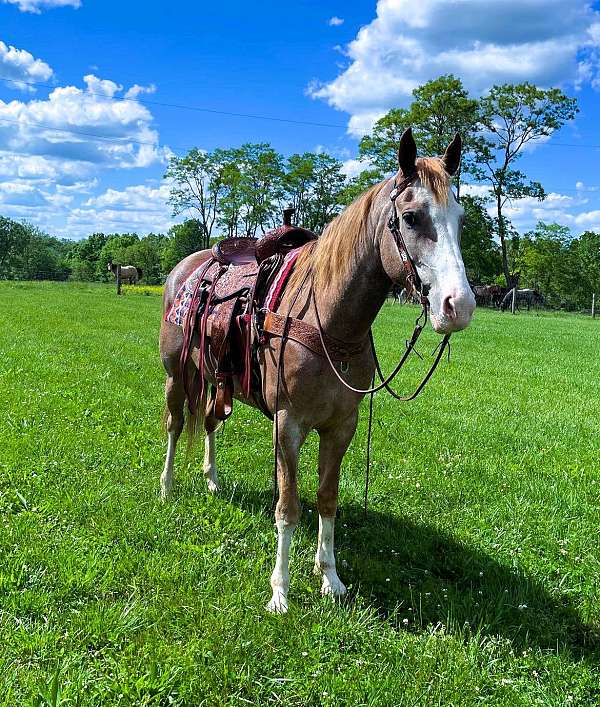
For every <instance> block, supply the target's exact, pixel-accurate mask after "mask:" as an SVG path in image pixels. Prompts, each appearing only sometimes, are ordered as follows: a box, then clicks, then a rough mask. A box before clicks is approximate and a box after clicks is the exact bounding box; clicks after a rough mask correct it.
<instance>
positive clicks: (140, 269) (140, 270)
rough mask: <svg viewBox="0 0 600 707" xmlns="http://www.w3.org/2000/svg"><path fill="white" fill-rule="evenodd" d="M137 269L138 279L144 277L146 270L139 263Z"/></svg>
mask: <svg viewBox="0 0 600 707" xmlns="http://www.w3.org/2000/svg"><path fill="white" fill-rule="evenodd" d="M135 269H136V270H137V276H138V280H141V279H142V277H143V276H144V271H143V270H142V268H138V266H137V265H136V266H135Z"/></svg>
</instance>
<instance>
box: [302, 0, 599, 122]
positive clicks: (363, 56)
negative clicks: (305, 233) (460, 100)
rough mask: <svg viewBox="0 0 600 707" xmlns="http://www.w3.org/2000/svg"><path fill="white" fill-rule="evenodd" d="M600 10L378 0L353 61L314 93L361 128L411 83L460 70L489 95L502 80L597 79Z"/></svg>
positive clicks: (503, 2)
mask: <svg viewBox="0 0 600 707" xmlns="http://www.w3.org/2000/svg"><path fill="white" fill-rule="evenodd" d="M599 47H600V13H598V12H596V11H594V10H593V9H592V7H591V5H590V4H589V3H588V0H570V2H568V3H565V2H564V1H563V0H420V2H419V3H417V4H415V3H409V2H406V1H405V0H379V1H378V3H377V17H376V18H375V19H374V20H373V21H372V22H371V23H370V24H368V25H366V26H365V27H362V28H361V29H360V31H359V32H358V35H357V37H356V38H355V39H354V40H353V41H352V42H351V43H350V44H349V45H348V47H347V48H346V55H347V57H348V58H349V60H350V63H349V64H348V65H347V66H346V68H344V70H343V71H342V72H341V73H340V75H339V76H338V77H337V78H335V79H334V80H332V81H330V82H328V83H324V84H316V83H313V84H311V85H310V86H309V88H308V92H309V94H310V95H312V96H313V97H315V98H321V99H324V100H326V101H327V102H328V103H329V104H330V105H331V106H333V107H335V108H337V109H339V110H342V111H346V112H348V113H350V115H351V118H350V122H349V126H348V129H349V132H350V133H352V134H354V135H357V136H360V135H363V134H364V133H365V132H366V131H368V130H369V129H370V128H371V126H372V124H373V122H374V121H375V120H376V119H377V118H379V117H380V116H381V115H383V114H384V113H385V112H386V111H387V110H389V108H391V107H392V106H406V105H407V104H408V103H409V102H410V100H411V91H412V90H413V89H414V88H415V87H417V86H419V85H420V84H422V83H424V82H425V81H427V80H429V79H432V78H435V77H437V76H439V75H440V74H446V73H455V74H456V75H458V76H460V77H461V78H462V79H463V81H464V83H465V85H466V86H467V88H468V89H470V90H471V91H472V92H474V93H481V92H483V91H485V90H486V89H487V88H489V87H490V86H491V85H492V84H494V83H498V82H506V81H508V82H520V81H531V82H534V83H536V84H538V85H544V86H548V85H556V84H570V85H573V86H577V85H580V84H581V82H582V81H589V82H595V81H596V82H597V81H598V80H599V79H598V67H599V65H600V55H599Z"/></svg>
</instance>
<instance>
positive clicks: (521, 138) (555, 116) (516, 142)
mask: <svg viewBox="0 0 600 707" xmlns="http://www.w3.org/2000/svg"><path fill="white" fill-rule="evenodd" d="M577 111H578V108H577V102H576V100H575V99H574V98H568V97H567V96H566V95H565V94H564V93H563V92H562V91H560V90H559V89H557V88H552V89H548V90H544V89H540V88H537V87H536V86H533V85H532V84H529V83H522V84H517V85H513V84H503V85H500V86H493V87H492V89H491V90H490V91H489V93H488V94H487V95H485V96H483V98H482V99H481V101H480V110H479V113H480V127H481V129H482V131H484V140H482V141H481V142H480V143H479V146H478V148H477V155H476V162H477V167H475V168H474V172H475V176H476V178H477V179H478V180H479V181H482V182H486V183H487V184H489V186H490V190H491V193H492V197H493V199H494V202H495V207H496V228H497V233H498V237H499V239H500V245H501V248H502V266H503V270H504V277H505V279H506V283H507V285H508V286H509V287H511V286H512V285H513V282H512V278H511V274H510V272H509V264H508V252H507V244H506V241H507V233H508V224H507V219H506V217H505V216H504V213H503V208H504V206H505V205H506V202H507V201H509V200H510V199H520V198H522V197H525V196H529V197H533V198H536V199H540V200H542V199H544V197H545V193H544V189H543V187H542V185H541V184H540V183H539V182H535V181H528V180H527V177H526V175H525V174H524V173H523V172H521V171H519V170H517V169H516V168H515V163H516V162H517V160H518V159H519V158H520V157H521V156H522V154H523V149H524V148H525V147H526V146H527V145H528V144H529V143H532V142H535V141H537V140H541V139H543V138H546V137H549V136H550V135H552V133H554V132H555V131H556V130H559V129H560V128H561V127H562V126H563V125H564V124H565V122H567V121H568V120H571V119H573V118H574V117H575V115H576V113H577Z"/></svg>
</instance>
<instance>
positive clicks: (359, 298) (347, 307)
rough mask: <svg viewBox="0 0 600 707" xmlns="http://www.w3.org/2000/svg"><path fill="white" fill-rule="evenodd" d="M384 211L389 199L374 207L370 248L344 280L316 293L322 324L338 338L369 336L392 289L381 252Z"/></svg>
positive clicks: (331, 334) (354, 339)
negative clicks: (380, 243)
mask: <svg viewBox="0 0 600 707" xmlns="http://www.w3.org/2000/svg"><path fill="white" fill-rule="evenodd" d="M384 211H385V202H384V203H381V202H379V203H378V204H377V203H376V204H375V205H374V206H373V208H372V210H371V214H370V215H369V222H368V238H367V243H366V247H364V248H363V251H362V252H361V254H360V255H359V256H358V257H357V258H356V261H355V263H354V264H353V266H352V269H351V271H350V273H349V275H348V277H347V278H346V279H345V280H344V282H343V283H337V284H335V285H332V286H330V287H328V288H326V289H325V290H324V291H323V292H317V293H316V295H317V297H316V299H317V306H318V308H319V317H320V320H321V324H322V325H323V328H324V329H325V331H326V332H327V334H329V335H330V336H333V337H335V338H336V339H341V340H342V341H348V342H352V341H360V340H361V339H363V338H364V337H366V336H367V334H368V333H369V329H370V328H371V325H372V324H373V322H374V321H375V317H376V316H377V313H378V312H379V310H380V309H381V307H382V306H383V303H384V302H385V299H386V297H387V294H388V292H389V290H390V286H391V282H390V279H389V278H388V276H387V275H386V274H385V271H384V269H383V265H382V264H381V256H380V254H379V236H380V235H381V229H382V228H384V224H385V217H384Z"/></svg>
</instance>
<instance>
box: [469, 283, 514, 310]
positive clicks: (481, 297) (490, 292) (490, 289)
mask: <svg viewBox="0 0 600 707" xmlns="http://www.w3.org/2000/svg"><path fill="white" fill-rule="evenodd" d="M507 292H508V289H507V288H506V287H502V286H500V285H474V286H473V294H474V295H475V302H476V303H477V306H478V307H479V306H484V307H487V306H493V307H499V306H500V304H501V302H502V299H503V298H504V297H505V295H506V293H507Z"/></svg>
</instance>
